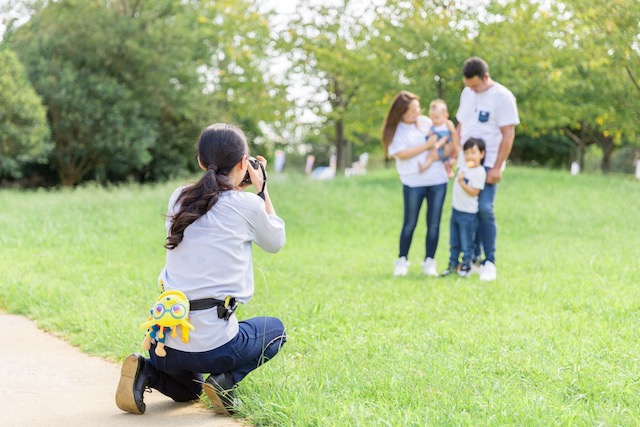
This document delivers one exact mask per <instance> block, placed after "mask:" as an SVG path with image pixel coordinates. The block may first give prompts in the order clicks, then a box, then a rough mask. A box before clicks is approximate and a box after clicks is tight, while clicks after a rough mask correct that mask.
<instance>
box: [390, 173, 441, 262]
mask: <svg viewBox="0 0 640 427" xmlns="http://www.w3.org/2000/svg"><path fill="white" fill-rule="evenodd" d="M402 192H403V196H404V221H403V223H402V231H401V232H400V255H399V256H400V257H407V258H408V255H409V247H411V240H412V239H413V231H414V230H415V228H416V225H417V224H418V216H419V214H420V208H421V207H422V201H423V200H424V199H427V218H426V219H427V237H426V239H425V246H426V257H425V258H435V256H436V249H438V238H439V237H440V218H441V217H442V205H444V198H445V196H446V195H447V184H446V183H444V184H439V185H432V186H429V187H407V186H406V185H404V186H403V189H402Z"/></svg>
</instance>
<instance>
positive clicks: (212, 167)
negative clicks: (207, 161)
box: [207, 165, 218, 172]
mask: <svg viewBox="0 0 640 427" xmlns="http://www.w3.org/2000/svg"><path fill="white" fill-rule="evenodd" d="M207 169H210V170H212V171H214V172H218V167H217V166H216V165H209V166H208V167H207Z"/></svg>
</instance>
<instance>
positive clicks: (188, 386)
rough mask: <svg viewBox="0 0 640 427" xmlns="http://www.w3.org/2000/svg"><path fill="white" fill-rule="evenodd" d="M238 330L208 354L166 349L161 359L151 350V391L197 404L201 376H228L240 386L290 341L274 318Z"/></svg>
mask: <svg viewBox="0 0 640 427" xmlns="http://www.w3.org/2000/svg"><path fill="white" fill-rule="evenodd" d="M238 326H239V328H240V329H239V331H238V334H237V335H236V336H235V337H234V338H233V339H232V340H231V341H229V342H228V343H226V344H224V345H222V346H220V347H218V348H215V349H213V350H209V351H204V352H197V353H189V352H185V351H180V350H175V349H172V348H168V347H165V349H166V350H167V355H166V356H165V357H158V356H157V355H156V354H155V351H154V350H155V345H154V346H152V348H151V350H150V351H149V354H150V356H151V359H150V360H149V359H147V361H146V362H147V363H146V367H145V374H146V375H147V377H148V378H149V387H151V388H154V389H156V390H158V391H159V392H160V393H162V394H164V395H166V396H169V397H170V398H172V399H173V400H175V401H176V402H187V401H190V400H196V399H198V395H199V394H200V393H201V392H202V382H203V377H202V373H209V374H222V373H228V374H231V376H232V377H233V383H234V384H237V383H239V382H240V381H241V380H242V379H243V378H244V377H245V376H247V374H248V373H249V372H251V371H253V370H254V369H256V368H257V367H259V366H260V365H262V364H264V363H266V362H268V361H269V360H270V359H272V358H273V357H274V356H275V355H276V354H277V353H278V351H279V350H280V347H282V345H283V344H284V343H285V341H286V340H287V337H286V334H285V331H284V325H283V324H282V322H281V321H280V319H276V318H275V317H255V318H253V319H248V320H244V321H242V322H239V323H238Z"/></svg>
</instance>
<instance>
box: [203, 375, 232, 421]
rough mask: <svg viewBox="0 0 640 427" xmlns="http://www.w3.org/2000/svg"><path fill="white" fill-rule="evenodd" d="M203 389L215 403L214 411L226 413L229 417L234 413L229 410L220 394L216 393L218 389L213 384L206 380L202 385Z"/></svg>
mask: <svg viewBox="0 0 640 427" xmlns="http://www.w3.org/2000/svg"><path fill="white" fill-rule="evenodd" d="M202 389H203V390H204V393H205V394H206V395H207V397H208V398H209V400H210V401H211V403H212V404H213V411H214V412H215V413H216V414H220V415H226V416H227V417H230V416H231V415H232V414H231V413H230V412H229V411H228V410H227V407H226V406H225V405H224V403H223V402H222V399H220V396H218V393H216V389H215V388H214V387H213V386H212V385H211V384H209V383H206V382H205V383H204V384H203V385H202Z"/></svg>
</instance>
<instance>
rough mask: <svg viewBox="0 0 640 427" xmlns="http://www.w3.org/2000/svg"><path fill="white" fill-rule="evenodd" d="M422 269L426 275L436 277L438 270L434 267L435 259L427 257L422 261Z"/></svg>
mask: <svg viewBox="0 0 640 427" xmlns="http://www.w3.org/2000/svg"><path fill="white" fill-rule="evenodd" d="M422 271H423V272H424V274H426V275H427V276H432V277H438V276H439V274H438V270H437V269H436V260H435V259H433V258H427V259H425V260H424V262H423V263H422Z"/></svg>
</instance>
